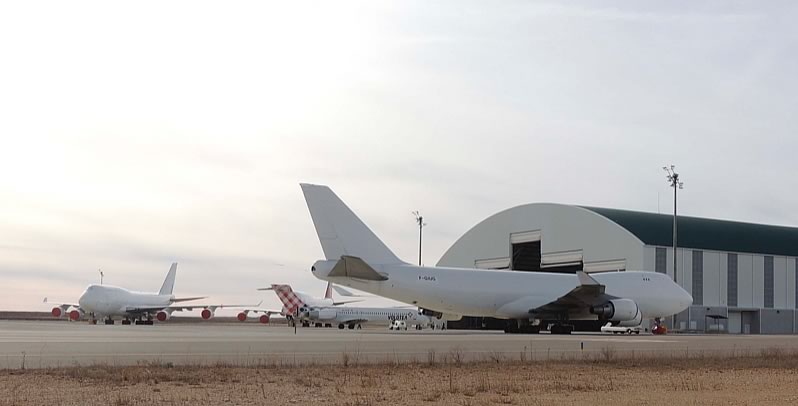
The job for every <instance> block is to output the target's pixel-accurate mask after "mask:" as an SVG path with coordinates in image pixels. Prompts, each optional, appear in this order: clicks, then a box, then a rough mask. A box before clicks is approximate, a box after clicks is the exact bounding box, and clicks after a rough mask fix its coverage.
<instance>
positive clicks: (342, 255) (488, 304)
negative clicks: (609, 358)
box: [301, 184, 693, 334]
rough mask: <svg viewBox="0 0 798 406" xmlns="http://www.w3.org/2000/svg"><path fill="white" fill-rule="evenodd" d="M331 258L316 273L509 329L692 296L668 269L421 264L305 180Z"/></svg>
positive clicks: (664, 312) (632, 314)
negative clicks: (562, 269) (399, 254)
mask: <svg viewBox="0 0 798 406" xmlns="http://www.w3.org/2000/svg"><path fill="white" fill-rule="evenodd" d="M301 187H302V191H303V193H304V196H305V201H306V203H307V205H308V209H309V211H310V215H311V218H312V219H313V224H314V226H315V228H316V233H317V235H318V238H319V241H320V242H321V247H322V250H323V251H324V256H325V259H323V260H319V261H317V262H316V263H314V264H313V267H312V268H311V271H312V272H313V275H315V276H316V277H317V278H319V279H322V280H326V281H329V282H333V283H336V284H340V285H344V286H349V287H352V288H354V289H358V290H361V291H364V292H369V293H372V294H375V295H379V296H384V297H387V298H390V299H394V300H397V301H400V302H404V303H412V304H414V305H417V306H419V307H421V308H423V309H424V311H423V312H424V313H425V314H428V315H433V316H435V317H437V318H439V319H445V320H457V319H459V318H461V317H462V316H464V315H468V316H481V317H494V318H499V319H506V320H507V325H506V327H505V332H508V333H519V332H523V333H538V332H540V331H541V330H549V331H550V332H551V333H554V334H570V333H571V331H573V325H572V324H570V323H569V320H600V321H603V322H611V323H612V324H613V325H618V326H638V325H640V324H641V322H642V320H643V319H655V320H659V319H660V318H662V317H666V316H670V315H673V314H676V313H679V312H681V311H683V310H685V309H687V307H688V306H690V304H691V303H692V301H693V298H692V296H690V294H689V293H687V292H686V291H685V290H684V289H682V288H681V287H680V286H679V285H677V284H676V283H675V282H674V281H673V280H672V279H670V277H668V276H667V275H665V274H660V273H654V272H643V271H624V272H607V273H594V274H590V275H588V274H587V273H585V272H581V271H580V272H577V273H575V274H561V273H548V272H518V271H512V270H480V269H469V268H450V267H429V266H415V265H411V264H409V263H406V262H404V261H402V260H400V259H399V258H398V257H397V256H396V255H394V253H393V252H391V250H390V249H389V248H388V247H387V246H386V245H385V244H384V243H383V242H382V241H381V240H380V239H379V238H378V237H377V236H376V235H375V234H374V233H373V232H372V231H371V230H370V229H369V228H368V227H367V226H366V225H365V224H364V223H363V222H362V221H361V220H360V219H359V218H358V217H357V216H356V215H355V214H354V213H353V212H352V210H350V209H349V207H347V206H346V204H344V202H343V201H341V199H340V198H338V196H337V195H336V194H335V193H334V192H333V191H332V190H331V189H330V188H328V187H327V186H320V185H311V184H302V185H301Z"/></svg>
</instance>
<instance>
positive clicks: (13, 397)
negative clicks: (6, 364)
mask: <svg viewBox="0 0 798 406" xmlns="http://www.w3.org/2000/svg"><path fill="white" fill-rule="evenodd" d="M0 394H1V395H0V405H119V406H121V405H148V406H149V405H285V404H289V405H291V404H298V405H304V404H310V405H316V404H325V405H380V404H391V405H426V404H429V405H432V404H445V405H464V406H468V405H494V404H499V405H554V404H568V405H642V404H646V405H788V404H798V354H795V353H791V352H785V351H781V350H773V349H771V350H765V351H761V352H757V353H746V354H736V355H733V356H723V357H720V356H704V355H702V354H692V355H689V356H687V355H685V356H684V357H674V356H670V357H660V358H640V357H639V356H638V357H636V358H634V359H631V358H619V357H618V356H617V355H616V354H615V353H614V352H612V351H611V350H609V349H608V350H607V351H605V352H602V353H601V354H600V355H598V356H591V357H589V358H584V359H581V358H580V359H558V360H550V361H529V360H528V358H527V357H526V356H525V355H524V354H519V356H518V357H517V358H516V359H512V360H511V359H506V358H504V357H503V356H500V355H498V354H497V355H495V356H488V357H486V359H484V360H482V361H480V362H465V361H463V360H462V357H461V355H460V354H459V353H458V351H457V350H456V349H455V350H452V351H450V352H449V353H447V354H434V353H429V354H428V356H427V357H426V359H424V360H417V361H415V362H408V363H398V362H395V361H392V360H390V359H386V360H385V361H384V362H382V363H379V364H368V365H363V364H358V362H357V357H356V354H347V353H344V354H341V359H340V362H338V363H337V365H316V366H312V365H310V366H308V365H305V366H292V365H290V364H289V363H284V362H282V361H279V362H272V363H270V364H267V365H264V364H260V365H249V366H225V365H217V366H171V365H169V364H147V365H139V366H134V367H112V366H99V365H98V366H92V367H67V368H55V369H36V370H4V371H0Z"/></svg>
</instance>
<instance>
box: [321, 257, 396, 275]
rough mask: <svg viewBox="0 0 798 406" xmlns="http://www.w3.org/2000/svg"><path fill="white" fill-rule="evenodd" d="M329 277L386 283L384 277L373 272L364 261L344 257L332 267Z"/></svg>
mask: <svg viewBox="0 0 798 406" xmlns="http://www.w3.org/2000/svg"><path fill="white" fill-rule="evenodd" d="M328 275H329V276H341V277H346V278H357V279H365V280H367V281H387V280H388V278H386V277H385V276H384V275H381V274H380V273H378V272H377V271H375V270H374V268H372V267H371V266H369V264H367V263H366V261H363V260H362V259H360V258H358V257H350V256H348V255H344V256H342V257H341V259H340V260H339V261H338V263H337V264H335V266H334V267H333V269H332V271H330V273H329V274H328Z"/></svg>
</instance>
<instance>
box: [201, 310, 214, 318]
mask: <svg viewBox="0 0 798 406" xmlns="http://www.w3.org/2000/svg"><path fill="white" fill-rule="evenodd" d="M200 315H201V316H202V319H203V320H210V319H212V318H213V316H214V315H215V312H214V311H213V310H212V309H202V313H200Z"/></svg>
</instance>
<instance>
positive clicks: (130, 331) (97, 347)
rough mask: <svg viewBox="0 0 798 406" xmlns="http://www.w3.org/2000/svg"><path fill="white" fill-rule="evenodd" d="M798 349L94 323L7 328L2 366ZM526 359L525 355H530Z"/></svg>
mask: <svg viewBox="0 0 798 406" xmlns="http://www.w3.org/2000/svg"><path fill="white" fill-rule="evenodd" d="M770 348H780V349H786V350H793V351H795V350H798V337H795V336H763V335H755V336H752V335H749V336H731V335H675V334H674V335H667V336H653V335H640V336H614V335H611V334H609V335H602V334H574V335H571V336H562V335H549V334H538V335H521V334H504V333H502V332H492V331H491V332H487V331H453V330H449V331H429V330H425V331H406V332H405V331H402V332H391V331H388V330H387V329H384V328H378V327H375V328H371V329H364V330H360V331H358V330H355V331H350V330H338V329H320V328H299V329H297V334H294V329H293V328H289V327H284V326H279V327H278V326H275V327H270V326H263V325H260V324H255V323H246V324H222V323H216V324H211V323H205V324H203V323H196V324H169V323H162V324H156V325H154V326H122V325H119V324H117V325H114V326H105V325H90V324H87V323H66V322H37V321H0V368H11V369H15V368H21V367H23V365H24V367H25V368H47V367H59V366H71V365H92V364H109V365H135V364H140V363H146V362H162V363H166V362H170V363H173V364H176V365H179V364H193V365H197V364H200V365H214V364H217V363H224V364H233V365H256V364H291V365H294V364H311V363H340V362H342V361H343V360H344V358H346V359H347V360H348V362H382V361H413V360H416V361H419V362H427V361H428V360H429V358H430V357H432V356H434V357H435V358H436V360H437V361H438V362H442V361H443V360H444V359H446V358H447V357H460V358H461V359H463V360H485V359H492V358H497V357H502V358H505V359H519V358H520V357H525V358H526V359H537V360H546V359H561V358H568V357H578V356H583V355H585V354H588V355H589V354H600V353H601V352H602V351H607V349H611V350H612V351H613V352H614V353H615V354H617V355H618V356H636V355H637V354H639V355H644V354H657V355H661V356H702V355H710V354H732V353H752V352H753V353H758V352H759V351H762V350H763V349H770ZM522 353H523V355H522Z"/></svg>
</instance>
